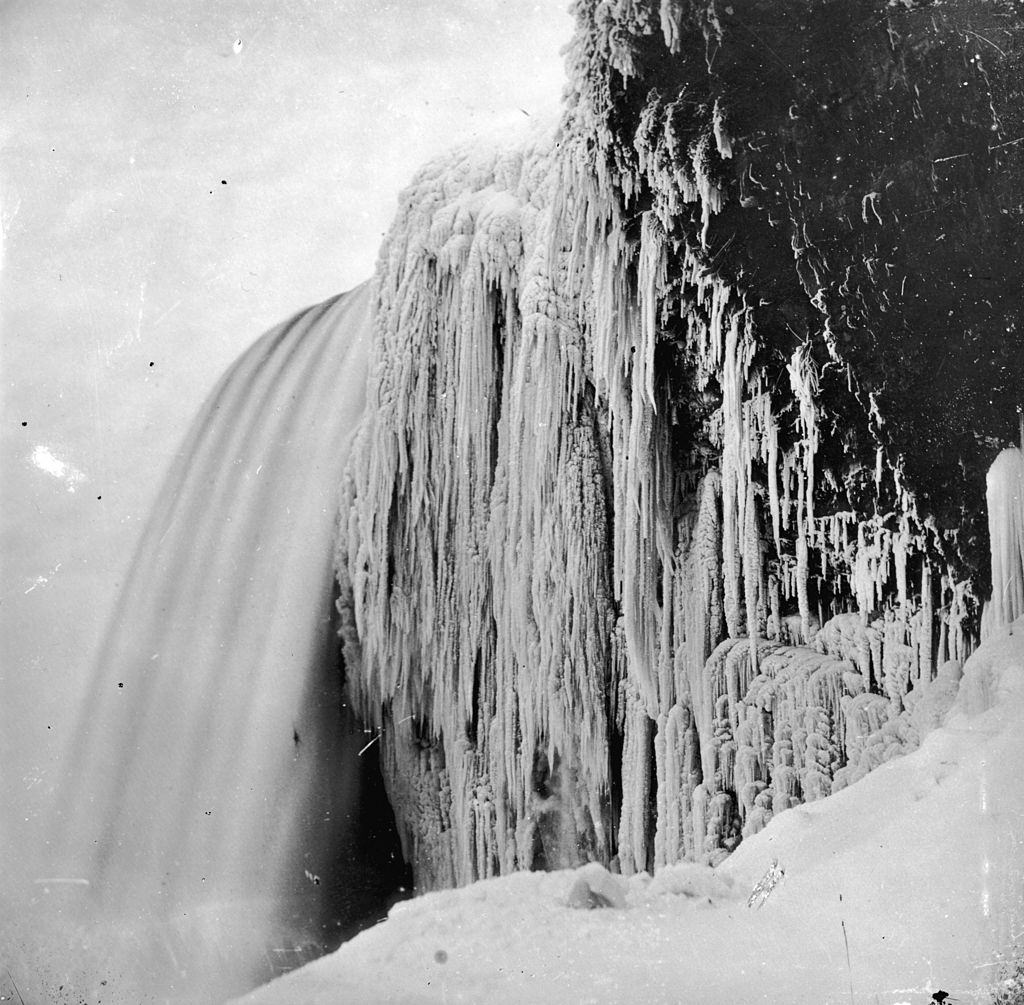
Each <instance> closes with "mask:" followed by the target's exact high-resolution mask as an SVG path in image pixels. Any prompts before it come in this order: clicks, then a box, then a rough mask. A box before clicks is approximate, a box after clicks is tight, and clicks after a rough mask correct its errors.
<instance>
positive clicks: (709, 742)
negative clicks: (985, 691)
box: [337, 0, 1024, 886]
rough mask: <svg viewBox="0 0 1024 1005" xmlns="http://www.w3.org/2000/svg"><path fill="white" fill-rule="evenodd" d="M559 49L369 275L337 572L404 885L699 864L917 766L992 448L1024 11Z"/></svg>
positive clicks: (965, 581) (652, 23) (1008, 381)
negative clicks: (545, 81)
mask: <svg viewBox="0 0 1024 1005" xmlns="http://www.w3.org/2000/svg"><path fill="white" fill-rule="evenodd" d="M577 17H578V27H577V35H576V39H575V42H574V44H573V46H572V49H571V51H570V56H569V62H570V84H571V86H570V89H569V92H568V96H567V103H566V109H565V113H564V117H563V120H562V122H561V123H560V125H559V126H558V128H557V129H556V130H554V131H549V132H547V133H543V132H538V133H536V134H534V135H533V136H532V137H531V138H530V139H529V140H528V141H526V142H525V143H524V144H521V145H520V146H519V147H517V148H515V149H510V150H504V151H501V150H497V151H494V150H492V151H488V150H482V149H481V150H475V151H461V152H456V153H454V154H452V155H451V156H450V157H448V158H446V159H443V160H441V161H438V162H435V163H433V164H431V165H428V166H427V167H426V168H425V169H424V170H423V171H422V172H421V173H420V175H419V176H418V177H417V179H416V180H415V181H414V183H413V185H412V186H411V187H410V189H409V190H408V191H407V193H406V194H405V196H404V197H403V200H402V208H401V211H400V213H399V216H398V219H397V220H396V222H395V224H394V227H393V228H392V231H391V234H390V235H389V237H388V239H387V241H386V243H385V246H384V248H383V250H382V253H381V259H380V267H379V270H378V276H377V294H376V295H377V306H376V342H375V352H376V363H375V368H374V371H373V377H372V378H371V385H370V395H369V405H368V415H367V418H366V420H365V422H364V426H363V430H362V435H361V440H360V443H359V445H358V446H357V448H356V449H355V451H354V453H353V460H352V462H351V464H350V467H349V477H348V481H347V486H346V492H347V498H348V509H347V512H348V514H349V517H348V522H347V525H346V526H345V527H343V529H342V535H341V541H340V546H339V553H338V563H337V564H338V569H339V578H340V580H341V583H342V601H341V606H342V610H343V614H344V615H345V623H346V627H345V630H344V636H345V658H346V665H347V670H348V679H349V687H350V691H351V694H352V697H353V700H354V701H355V702H356V703H357V705H358V706H359V707H360V708H361V709H362V713H363V715H364V716H365V717H366V718H368V719H369V720H371V721H373V722H375V723H376V725H377V726H378V728H379V730H380V736H381V751H382V759H383V763H384V766H385V777H386V779H387V784H388V786H389V790H390V794H391V798H392V803H393V805H394V806H395V809H396V815H397V817H398V820H399V826H400V829H401V830H402V831H403V832H404V839H405V851H406V855H407V857H408V858H410V859H411V860H412V861H413V863H414V867H415V869H416V873H417V881H418V883H419V884H420V885H421V886H431V885H446V884H451V883H463V882H468V881H470V880H472V879H476V878H479V877H483V876H488V875H492V874H495V873H499V872H506V871H509V870H511V869H516V868H537V867H556V866H566V865H572V864H576V863H578V862H580V861H585V860H590V859H595V860H598V861H602V862H606V863H608V862H611V860H612V859H617V862H618V865H619V867H620V868H621V869H622V870H623V871H626V872H628V871H633V870H640V869H645V868H650V867H652V866H654V865H657V864H663V863H670V862H674V861H677V860H679V859H681V858H688V859H697V860H702V861H710V862H714V861H717V860H719V859H720V858H721V857H722V856H724V855H725V854H727V853H728V851H729V850H730V849H731V848H732V847H734V846H735V844H736V843H737V842H738V841H739V840H740V839H741V837H742V836H743V834H745V833H751V832H752V831H753V830H757V829H759V828H760V827H761V826H763V825H764V824H765V822H767V820H768V819H769V818H770V817H771V815H772V814H773V813H776V812H779V811H780V810H782V809H785V808H787V807H789V806H791V805H794V804H795V803H798V802H801V801H806V800H810V799H816V798H820V797H822V796H824V795H827V794H828V793H829V792H830V791H832V790H833V789H834V788H836V787H838V786H840V785H843V784H847V783H849V782H850V781H853V780H855V779H856V778H857V777H859V776H860V775H861V774H863V772H864V771H867V770H870V768H871V767H873V766H875V765H876V764H878V763H881V762H882V761H883V760H885V759H887V758H888V757H891V756H893V755H895V754H897V753H899V752H900V751H902V750H905V749H908V748H910V747H912V746H913V745H915V744H916V742H918V739H919V737H920V735H921V732H922V730H924V729H927V728H930V725H933V724H934V722H935V721H937V719H938V717H940V716H941V714H942V713H941V709H942V707H944V706H945V705H946V704H948V701H951V700H952V693H953V690H955V686H956V680H957V672H956V668H957V666H958V665H959V663H960V662H961V661H962V660H963V659H964V658H965V657H966V655H967V654H968V652H969V651H970V650H971V648H972V647H973V645H974V643H975V640H976V637H977V632H978V620H979V611H978V601H977V598H979V597H982V596H984V595H986V594H987V591H988V582H987V577H988V566H987V562H985V561H983V556H986V555H987V551H988V549H987V540H986V528H985V523H984V508H983V504H982V493H983V491H984V488H983V487H984V484H985V481H984V472H985V470H986V468H987V466H988V464H989V463H990V461H991V460H992V458H993V457H994V456H995V454H996V453H997V452H998V450H999V448H1000V447H1001V446H1003V445H1005V444H1006V443H1008V442H1010V441H1011V440H1012V439H1013V438H1014V437H1016V435H1017V429H1018V423H1017V415H1016V411H1015V410H1016V405H1017V403H1018V392H1017V389H1016V386H1015V385H1016V381H1017V379H1018V377H1019V375H1020V373H1021V372H1022V363H1024V359H1022V340H1021V338H1020V336H1019V334H1018V331H1017V326H1018V323H1019V322H1018V316H1019V307H1020V302H1019V301H1020V297H1021V287H1020V283H1019V280H1018V278H1017V277H1019V275H1020V274H1021V261H1020V257H1021V250H1020V247H1021V242H1020V240H1019V235H1020V232H1021V216H1022V213H1024V205H1022V198H1021V194H1022V193H1021V190H1022V185H1024V183H1022V182H1021V181H1020V179H1021V178H1022V177H1024V175H1022V172H1021V164H1020V158H1021V156H1022V153H1024V101H1022V100H1021V94H1020V88H1019V86H1018V83H1017V82H1018V80H1020V79H1024V78H1022V76H1021V71H1022V69H1024V67H1022V66H1021V63H1022V59H1021V55H1020V41H1021V38H1022V33H1021V27H1020V25H1021V19H1020V15H1019V13H1018V11H1017V6H1016V5H1014V4H1010V3H1003V2H987V3H959V2H958V3H955V4H942V5H940V4H929V5H918V4H912V3H905V4H901V5H894V6H888V5H885V4H882V3H878V2H854V3H850V2H846V0H843V2H838V0H837V2H828V3H814V2H800V3H798V2H791V3H785V2H783V3H777V2H771V3H758V2H753V0H750V2H746V3H743V2H736V3H733V4H732V5H729V6H720V5H717V4H711V5H703V4H693V3H687V2H682V0H665V2H662V3H661V4H660V5H655V4H652V3H646V4H645V3H640V2H627V0H621V2H618V3H611V2H602V3H595V2H590V0H585V2H580V3H578V4H577Z"/></svg>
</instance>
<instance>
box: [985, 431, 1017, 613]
mask: <svg viewBox="0 0 1024 1005" xmlns="http://www.w3.org/2000/svg"><path fill="white" fill-rule="evenodd" d="M985 499H986V502H987V504H988V528H989V541H990V543H991V549H992V599H991V601H990V602H989V621H988V624H989V625H990V626H991V628H990V631H991V630H995V629H998V628H1001V627H1003V626H1004V625H1008V624H1010V623H1011V622H1013V621H1014V620H1015V619H1016V618H1018V617H1020V615H1021V614H1024V454H1022V453H1021V451H1020V450H1018V449H1017V448H1016V447H1010V448H1009V449H1008V450H1004V451H1003V452H1002V453H1001V454H999V456H998V457H997V458H996V459H995V461H994V462H993V464H992V467H991V468H989V471H988V478H987V480H986V493H985Z"/></svg>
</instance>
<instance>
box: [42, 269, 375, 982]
mask: <svg viewBox="0 0 1024 1005" xmlns="http://www.w3.org/2000/svg"><path fill="white" fill-rule="evenodd" d="M372 305H373V289H372V286H371V284H365V285H363V286H361V287H359V288H357V289H356V290H354V291H352V292H350V293H347V294H343V295H341V296H338V297H335V298H333V299H331V300H328V301H326V302H325V303H323V304H320V305H318V306H316V307H312V308H310V309H308V310H305V311H303V312H301V313H299V314H298V315H296V316H295V317H294V318H293V319H291V320H290V321H288V322H287V323H285V324H283V325H281V326H279V327H277V328H275V329H273V330H272V331H270V332H268V333H267V334H266V335H265V336H263V337H262V338H261V339H260V340H259V341H258V342H257V343H256V344H255V345H254V346H253V347H252V348H251V349H250V350H249V351H248V352H246V353H245V355H244V356H243V357H242V358H241V359H240V360H239V361H238V362H237V363H236V364H235V365H234V366H233V367H232V368H231V370H230V371H229V372H228V373H227V374H226V375H225V377H224V378H223V379H222V380H221V382H220V384H219V385H218V387H217V388H216V389H215V390H214V392H213V393H212V394H211V396H210V398H209V399H208V401H207V402H206V404H205V406H204V408H203V410H202V412H201V414H200V415H199V417H198V418H197V420H196V421H195V424H194V425H193V428H192V430H191V432H190V434H189V436H188V437H187V439H186V441H185V443H184V445H183V447H182V449H181V451H180V453H179V455H178V457H177V460H176V463H175V465H174V467H173V469H172V471H171V473H170V475H169V477H168V479H167V482H166V484H165V486H164V489H163V491H162V493H161V496H160V500H159V503H158V505H157V508H156V510H155V511H154V514H153V516H152V519H151V522H150V524H149V527H148V528H147V530H146V532H145V534H144V535H143V538H142V541H141V544H140V547H139V552H138V554H137V556H136V559H135V562H134V564H133V566H132V569H131V573H130V575H129V578H128V581H127V583H126V586H125V588H124V591H123V594H122V597H121V599H120V602H119V605H118V608H117V611H116V614H115V617H114V621H113V624H112V627H111V630H110V632H109V636H108V639H107V641H106V644H105V646H104V647H103V649H102V651H101V655H100V658H99V660H98V663H97V666H96V669H95V672H94V682H93V686H92V688H91V689H90V698H89V701H88V703H87V704H86V706H85V707H84V709H83V711H82V718H81V722H80V726H79V728H78V731H77V737H76V739H75V741H74V743H73V744H72V746H71V747H70V749H69V750H68V751H67V756H66V762H65V763H66V768H67V770H66V774H65V782H64V786H65V788H64V791H63V793H62V794H61V797H60V799H59V802H58V809H57V813H58V820H57V822H56V825H55V826H54V828H53V833H54V834H55V835H56V834H58V833H59V834H60V835H61V837H60V840H59V845H58V846H57V847H56V848H55V849H54V852H53V855H52V858H51V862H52V866H51V869H50V871H49V873H48V874H49V875H59V876H63V877H68V878H72V879H75V880H76V881H78V882H79V885H80V886H83V887H84V886H86V884H87V886H88V893H87V897H88V899H89V900H90V903H92V904H94V905H96V906H99V907H100V908H101V909H102V912H103V913H104V915H105V916H113V917H122V918H135V919H138V920H139V921H140V923H142V924H143V925H144V924H146V923H148V922H150V921H153V922H156V921H157V920H158V919H161V920H162V919H170V920H173V921H175V923H176V924H178V925H186V924H188V922H186V921H184V920H183V919H186V918H188V917H189V915H191V917H192V918H193V919H196V918H197V916H200V915H201V914H202V912H203V910H206V911H207V912H208V913H210V912H212V917H211V918H210V919H209V920H210V923H211V925H212V926H213V927H214V928H216V929H217V931H218V938H220V939H222V940H224V939H225V938H227V939H228V940H230V938H231V936H230V935H229V934H227V933H226V932H225V931H224V925H225V921H226V918H227V914H228V913H230V912H234V914H235V915H236V916H240V918H242V919H244V921H243V927H244V930H245V936H244V938H245V939H246V940H248V942H249V943H250V944H251V946H253V947H258V948H253V949H251V952H252V953H265V952H266V946H267V940H268V939H270V938H271V937H272V933H275V932H277V931H280V930H282V926H284V925H286V924H287V918H285V917H283V916H282V915H286V914H287V913H288V912H289V911H292V910H296V909H298V910H299V911H300V913H301V914H302V915H303V917H304V918H306V919H312V918H315V917H316V916H317V914H318V912H319V911H320V910H321V906H320V905H321V901H322V899H323V898H329V897H331V896H332V895H333V896H336V890H334V888H335V887H336V885H337V882H342V881H343V876H342V875H341V874H342V873H343V872H344V868H345V863H346V852H345V848H346V847H347V845H348V846H350V845H351V843H352V840H353V837H352V835H353V832H354V820H353V819H352V818H351V817H350V813H351V812H352V811H353V809H354V807H355V804H356V803H357V801H358V798H359V791H358V790H359V770H358V767H357V766H358V765H359V764H360V763H361V762H360V761H359V759H358V757H357V753H358V749H359V747H360V746H362V742H363V740H362V737H361V735H358V734H356V733H355V731H354V726H353V725H352V720H351V719H349V720H347V721H346V720H344V719H343V714H342V697H341V679H340V672H339V665H338V655H337V643H336V630H335V629H336V626H335V623H334V602H333V601H334V575H333V571H332V563H331V556H332V553H333V547H334V540H335V538H336V535H337V525H338V506H339V492H340V482H341V472H342V470H343V468H344V465H345V462H346V458H347V454H348V450H349V447H350V444H351V440H352V437H353V434H354V431H355V429H356V427H357V425H358V422H359V419H360V417H361V415H362V413H363V409H364V401H365V383H366V367H367V354H368V346H369V333H370V329H371V318H372ZM327 765H331V766H332V767H331V770H329V771H328V770H325V767H326V766H327ZM338 765H341V766H342V767H341V769H340V770H339V769H338V767H337V766H338ZM346 843H347V845H346ZM240 904H244V905H246V906H245V907H244V909H240V908H239V905H240ZM204 905H213V907H209V906H207V907H205V908H204ZM228 905H232V906H230V907H229V906H228ZM296 905H299V906H298V908H296ZM230 955H231V957H232V959H233V962H234V963H237V964H238V965H239V968H240V969H243V968H244V967H245V966H246V964H247V963H249V964H251V963H252V960H249V961H246V959H245V956H246V950H244V949H242V948H241V946H240V945H239V944H238V943H237V942H236V943H234V944H231V945H230ZM186 969H187V968H186ZM257 969H258V966H257Z"/></svg>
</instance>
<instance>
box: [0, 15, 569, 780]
mask: <svg viewBox="0 0 1024 1005" xmlns="http://www.w3.org/2000/svg"><path fill="white" fill-rule="evenodd" d="M567 2H568V0H540V2H535V3H530V2H519V0H510V2H508V0H507V2H502V3H499V2H495V0H462V2H447V3H446V2H423V0H421V2H417V3H409V2H407V0H391V2H382V3H363V2H360V0H334V2H328V0H319V2H313V0H289V2H287V3H283V2H263V3H260V2H250V3H246V2H241V0H224V2H220V3H217V4H209V3H208V2H206V0H202V2H199V0H6V2H5V3H4V4H3V7H2V8H0V100H2V104H3V108H4V119H3V122H2V124H0V130H2V132H0V141H2V154H0V214H2V224H3V236H4V245H3V255H4V259H3V271H2V273H0V373H2V384H0V387H2V389H3V397H2V410H0V411H2V417H3V421H2V427H0V485H2V489H0V534H2V538H0V555H2V562H3V564H2V567H0V568H2V572H3V575H2V579H0V675H2V680H3V690H2V693H0V707H3V709H4V717H5V725H4V729H3V731H2V732H3V736H4V740H3V745H2V746H0V757H2V758H3V763H4V764H5V765H10V764H12V760H11V758H14V761H13V763H16V764H17V765H18V768H17V771H18V774H19V775H20V778H19V779H18V780H17V781H15V779H14V778H13V777H9V781H10V782H15V784H16V785H19V786H22V787H23V788H24V789H31V788H33V787H34V786H37V785H44V784H45V781H46V774H47V771H48V759H49V757H50V754H51V752H52V749H53V748H54V746H55V744H56V742H58V741H57V737H58V735H59V734H61V733H62V732H63V731H64V730H65V729H66V727H67V724H68V722H69V717H70V716H71V714H72V713H73V707H74V704H75V701H76V695H77V690H78V688H79V687H80V685H81V682H82V681H83V680H84V679H85V672H86V670H87V668H88V664H89V660H90V658H91V655H92V652H93V649H94V648H95V646H96V644H97V642H98V640H99V636H100V633H101V630H102V627H103V624H104V621H105V620H106V618H107V616H108V613H109V609H110V605H111V603H112V600H113V597H114V596H115V591H116V588H117V585H118V584H119V582H120V581H121V578H122V576H123V573H124V571H125V568H126V566H127V563H128V560H129V558H130V554H131V551H132V549H133V547H134V544H135V541H136V539H137V536H138V534H139V531H140V529H141V526H142V523H143V522H144V520H145V516H146V513H147V511H148V509H149V507H150V506H151V504H152V501H153V499H154V497H155V494H156V492H157V491H158V488H159V484H160V481H161V479H162V477H163V472H164V470H165V469H166V467H167V465H168V463H169V460H170V457H171V456H172V454H173V452H174V450H175V448H176V446H177V444H178V442H179V441H180V439H181V437H182V436H183V435H184V432H185V430H186V428H187V425H188V422H189V419H190V418H191V416H192V415H193V414H194V412H195V411H196V410H197V408H198V406H199V404H200V403H201V401H202V399H203V397H204V396H205V394H206V392H207V391H208V390H209V389H210V387H211V386H212V384H213V383H214V381H215V380H216V378H217V376H218V375H219V374H220V372H221V371H222V370H223V369H224V368H225V367H226V366H227V365H228V364H229V363H230V362H231V361H232V360H233V359H234V358H235V357H236V356H237V355H238V354H239V353H240V352H241V351H242V350H243V349H244V348H245V347H246V346H247V345H248V344H250V343H251V342H252V341H254V340H255V338H256V337H257V336H258V335H259V334H260V333H261V332H262V331H263V330H265V329H266V328H268V327H270V326H271V325H273V324H274V323H276V322H277V321H279V320H283V319H284V318H285V317H287V316H288V315H289V314H290V313H292V312H294V311H295V310H297V309H298V308H300V307H303V306H305V305H307V304H310V303H313V302H316V301H318V300H321V299H323V298H325V297H327V296H329V295H331V294H333V293H336V292H339V291H340V290H343V289H346V288H348V287H351V286H353V285H355V284H357V283H358V282H360V281H362V280H363V279H364V278H366V277H367V276H368V275H369V274H370V273H371V271H372V269H373V263H374V260H375V256H376V251H377V247H378V244H379V241H380V237H381V235H382V233H383V231H384V230H385V228H386V226H387V224H388V221H389V219H390V216H391V214H392V210H393V207H394V206H395V203H396V196H397V193H398V191H399V190H400V189H401V187H402V186H403V185H404V184H405V183H406V182H407V181H408V180H409V178H410V176H411V174H412V172H413V171H414V170H415V168H416V167H417V166H418V165H419V164H420V163H421V162H422V161H424V160H425V159H426V158H428V157H429V156H430V155H431V154H433V153H435V152H438V151H440V150H443V149H445V148H446V147H448V146H450V145H452V144H453V143H455V142H458V141H463V140H466V139H469V138H471V137H472V136H474V135H475V134H477V133H479V132H485V133H487V134H492V133H493V132H494V130H495V129H498V130H503V129H509V130H514V129H517V128H518V127H519V125H520V124H521V123H522V122H524V121H525V116H527V115H529V116H534V115H536V114H539V113H541V112H542V111H544V110H549V109H551V108H553V107H554V106H555V105H556V104H557V101H558V98H559V95H560V92H561V87H562V81H563V77H564V73H563V67H562V57H561V55H560V49H561V47H562V46H563V45H564V43H565V42H566V41H567V40H568V38H569V35H570V33H571V21H570V18H569V16H568V14H567V13H566V11H565V7H566V6H567Z"/></svg>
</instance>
